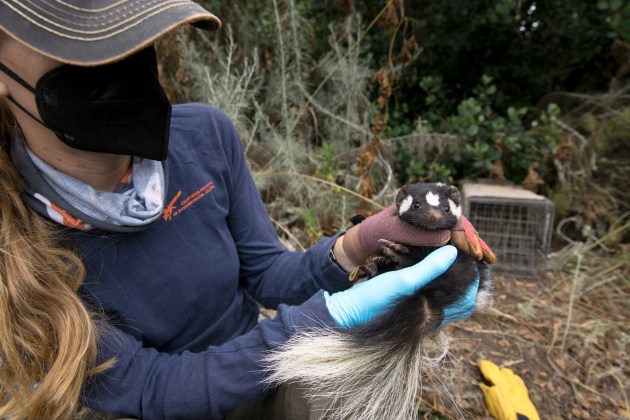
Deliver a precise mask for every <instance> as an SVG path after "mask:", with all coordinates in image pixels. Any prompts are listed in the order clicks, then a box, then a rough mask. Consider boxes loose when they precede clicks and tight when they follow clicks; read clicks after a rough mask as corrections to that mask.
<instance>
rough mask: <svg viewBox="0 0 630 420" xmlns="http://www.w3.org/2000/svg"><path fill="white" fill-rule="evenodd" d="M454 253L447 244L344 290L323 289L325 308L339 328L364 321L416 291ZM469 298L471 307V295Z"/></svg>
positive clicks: (451, 259)
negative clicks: (404, 264) (418, 259)
mask: <svg viewBox="0 0 630 420" xmlns="http://www.w3.org/2000/svg"><path fill="white" fill-rule="evenodd" d="M455 257H457V249H456V248H455V247H454V246H452V245H446V246H443V247H441V248H438V249H437V250H435V251H433V252H432V253H431V254H429V255H428V256H427V257H426V258H425V259H424V260H422V261H420V262H419V263H418V264H416V265H413V266H411V267H407V268H403V269H402V270H398V271H390V272H387V273H384V274H381V275H379V276H376V277H374V278H373V279H370V280H368V281H366V282H364V283H360V284H357V285H356V286H354V287H352V288H351V289H348V290H344V291H343V292H337V293H333V294H332V295H329V294H328V293H327V292H324V297H325V299H326V306H327V307H328V311H329V312H330V314H331V315H332V317H333V319H334V320H335V321H336V322H337V325H339V326H340V327H341V328H349V327H355V326H358V325H362V324H365V323H367V322H368V321H370V320H371V319H372V318H374V317H375V316H377V315H380V314H382V313H384V312H385V311H386V310H387V309H388V308H389V306H390V304H391V303H392V302H393V301H394V300H395V299H397V298H399V297H402V296H405V295H411V294H413V293H415V292H416V291H417V290H418V289H420V288H421V287H423V286H424V285H426V284H427V283H429V282H430V281H431V280H433V279H435V278H436V277H438V276H440V275H441V274H443V273H444V272H445V271H446V270H448V268H449V267H450V266H451V264H453V262H454V261H455ZM477 284H478V283H477ZM475 295H476V289H475ZM472 302H473V308H474V296H473V300H472ZM459 306H460V305H457V307H459ZM458 312H459V309H458Z"/></svg>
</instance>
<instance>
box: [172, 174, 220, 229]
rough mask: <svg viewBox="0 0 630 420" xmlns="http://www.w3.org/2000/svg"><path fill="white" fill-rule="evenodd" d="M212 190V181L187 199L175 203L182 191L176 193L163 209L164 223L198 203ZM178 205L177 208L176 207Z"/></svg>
mask: <svg viewBox="0 0 630 420" xmlns="http://www.w3.org/2000/svg"><path fill="white" fill-rule="evenodd" d="M212 190H214V183H213V182H212V181H210V182H208V183H207V184H205V185H204V186H203V187H201V188H199V189H198V190H197V191H195V192H194V193H192V194H190V195H189V196H188V197H186V198H185V199H183V200H182V201H180V202H179V203H177V200H178V199H179V198H180V197H181V195H182V191H181V190H180V191H177V194H175V197H173V199H172V200H171V202H170V203H168V206H166V208H164V212H163V213H162V218H163V219H164V220H166V221H170V220H172V219H173V217H177V216H179V215H180V214H182V212H184V211H185V210H187V209H188V208H189V207H190V206H192V205H193V204H195V203H196V202H197V201H199V200H200V199H201V198H202V197H204V196H205V195H206V194H208V193H209V192H210V191H212ZM177 204H179V207H177Z"/></svg>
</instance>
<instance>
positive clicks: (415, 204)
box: [413, 201, 422, 209]
mask: <svg viewBox="0 0 630 420" xmlns="http://www.w3.org/2000/svg"><path fill="white" fill-rule="evenodd" d="M420 207H422V206H421V205H420V203H418V202H417V201H416V202H415V203H413V208H414V209H419V208H420Z"/></svg>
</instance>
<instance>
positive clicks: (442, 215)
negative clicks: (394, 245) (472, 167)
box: [396, 182, 462, 230]
mask: <svg viewBox="0 0 630 420" xmlns="http://www.w3.org/2000/svg"><path fill="white" fill-rule="evenodd" d="M396 206H397V207H398V215H399V216H400V218H401V219H402V220H404V221H406V222H408V223H411V224H413V225H414V226H417V227H420V228H423V229H427V230H450V229H452V228H453V227H454V226H455V224H456V223H457V220H458V219H459V216H461V214H462V208H461V195H460V193H459V190H458V189H457V188H456V187H454V186H452V185H446V184H442V183H425V182H418V183H415V184H410V185H407V186H405V187H403V188H402V189H401V190H400V191H399V192H398V195H397V196H396Z"/></svg>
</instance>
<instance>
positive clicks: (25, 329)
mask: <svg viewBox="0 0 630 420" xmlns="http://www.w3.org/2000/svg"><path fill="white" fill-rule="evenodd" d="M7 108H8V107H7V106H6V103H0V357H1V358H2V359H1V362H0V418H20V419H24V418H27V419H42V418H46V419H66V418H71V417H73V416H74V415H75V414H76V412H77V408H78V405H79V398H80V393H81V388H82V386H83V384H84V382H85V379H86V378H87V377H88V376H90V375H91V374H93V373H95V372H97V371H100V370H103V369H105V368H106V367H107V366H108V365H109V364H111V362H110V363H109V364H103V365H100V366H98V367H96V354H97V353H96V349H97V331H96V327H95V325H94V322H93V314H91V313H90V312H89V311H88V309H87V308H86V306H85V305H84V303H83V302H82V301H81V299H80V298H79V296H78V295H77V290H78V288H79V286H80V285H81V283H82V281H83V278H84V274H85V268H84V266H83V263H82V262H81V260H80V259H79V257H77V256H76V255H75V254H74V253H72V252H71V251H69V250H68V249H66V248H64V247H62V246H61V245H60V244H59V238H60V232H59V230H58V229H57V228H56V227H55V226H53V225H52V224H51V223H49V222H48V221H46V220H44V218H42V217H41V216H39V215H38V214H36V213H35V212H34V211H33V210H32V209H30V208H29V207H28V206H27V205H26V204H25V203H24V202H23V201H22V199H21V198H20V195H19V192H20V177H19V174H18V172H17V170H16V168H15V166H14V165H13V163H12V162H11V160H10V157H9V155H8V142H9V138H10V132H11V130H14V129H15V127H16V123H15V121H14V119H13V118H12V116H11V115H10V113H9V112H8V109H7Z"/></svg>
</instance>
